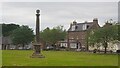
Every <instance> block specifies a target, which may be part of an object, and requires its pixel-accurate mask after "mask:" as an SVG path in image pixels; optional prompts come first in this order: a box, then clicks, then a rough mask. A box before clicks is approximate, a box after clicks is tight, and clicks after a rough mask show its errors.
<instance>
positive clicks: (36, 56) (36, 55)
mask: <svg viewBox="0 0 120 68" xmlns="http://www.w3.org/2000/svg"><path fill="white" fill-rule="evenodd" d="M30 57H31V58H45V56H43V55H42V54H35V53H33V54H32V56H30Z"/></svg>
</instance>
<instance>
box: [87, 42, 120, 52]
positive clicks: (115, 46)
mask: <svg viewBox="0 0 120 68" xmlns="http://www.w3.org/2000/svg"><path fill="white" fill-rule="evenodd" d="M94 49H99V50H101V51H104V47H103V46H102V44H99V47H97V46H89V50H91V51H92V50H94ZM117 50H120V42H117V43H108V47H107V51H113V52H116V51H117Z"/></svg>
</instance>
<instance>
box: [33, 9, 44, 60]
mask: <svg viewBox="0 0 120 68" xmlns="http://www.w3.org/2000/svg"><path fill="white" fill-rule="evenodd" d="M36 13H37V14H36V37H35V43H33V47H34V53H33V54H32V56H31V58H44V57H45V56H43V55H42V54H41V44H40V31H39V28H40V26H39V24H40V23H39V16H40V14H39V13H40V10H36Z"/></svg>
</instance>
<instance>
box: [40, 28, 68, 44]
mask: <svg viewBox="0 0 120 68" xmlns="http://www.w3.org/2000/svg"><path fill="white" fill-rule="evenodd" d="M40 37H41V38H42V40H44V41H45V42H46V43H48V44H51V45H55V44H56V43H57V42H58V41H61V40H64V39H65V38H66V31H65V30H63V26H57V27H54V28H53V29H50V28H48V27H47V28H46V29H45V30H43V31H42V32H41V33H40Z"/></svg>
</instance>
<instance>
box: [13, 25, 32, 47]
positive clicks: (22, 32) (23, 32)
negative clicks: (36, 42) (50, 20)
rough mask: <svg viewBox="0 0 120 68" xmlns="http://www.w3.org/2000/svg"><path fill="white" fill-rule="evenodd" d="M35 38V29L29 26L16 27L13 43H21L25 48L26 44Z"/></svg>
mask: <svg viewBox="0 0 120 68" xmlns="http://www.w3.org/2000/svg"><path fill="white" fill-rule="evenodd" d="M33 38H34V34H33V30H32V29H30V28H29V27H28V26H21V27H20V28H17V29H15V30H14V31H13V33H12V35H11V39H12V42H13V44H16V45H18V44H21V45H22V46H23V48H24V46H25V45H26V44H29V43H30V42H31V41H33Z"/></svg>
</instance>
